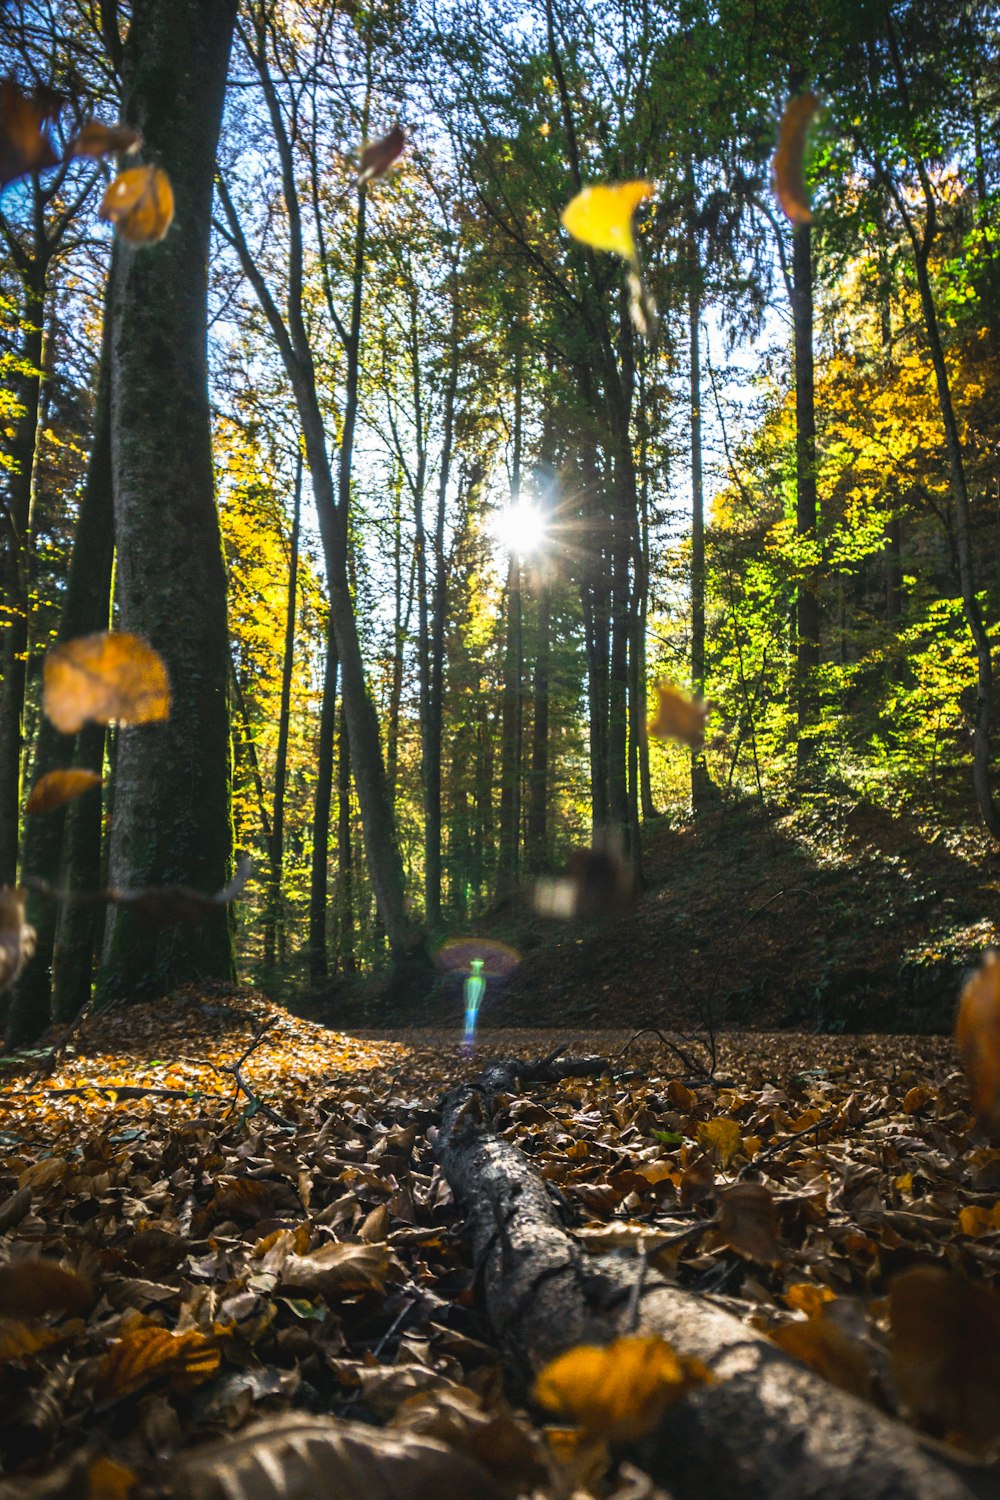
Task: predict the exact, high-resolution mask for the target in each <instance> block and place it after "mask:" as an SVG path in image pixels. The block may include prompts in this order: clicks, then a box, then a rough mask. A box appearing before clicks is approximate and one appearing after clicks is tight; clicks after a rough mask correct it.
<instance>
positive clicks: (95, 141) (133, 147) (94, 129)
mask: <svg viewBox="0 0 1000 1500" xmlns="http://www.w3.org/2000/svg"><path fill="white" fill-rule="evenodd" d="M141 145H142V136H141V135H140V134H139V132H138V130H132V129H131V128H130V127H129V126H128V125H102V124H101V121H100V120H88V121H87V123H86V125H84V127H83V129H82V130H81V131H80V133H79V135H77V136H75V137H74V139H73V140H72V141H70V143H69V147H68V149H67V152H66V155H67V156H93V157H96V158H98V159H100V158H101V157H102V156H111V155H113V154H114V153H115V152H119V151H120V152H128V151H137V150H138V149H139V147H140V146H141Z"/></svg>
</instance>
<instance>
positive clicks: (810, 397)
mask: <svg viewBox="0 0 1000 1500" xmlns="http://www.w3.org/2000/svg"><path fill="white" fill-rule="evenodd" d="M792 321H793V325H794V331H795V482H796V502H795V530H796V535H797V536H798V538H799V539H800V541H801V542H805V543H806V544H807V545H809V546H815V542H816V519H817V512H816V406H815V394H814V383H813V278H812V230H811V227H810V225H808V224H798V225H796V227H795V229H794V230H793V231H792ZM795 630H796V648H795V682H796V709H797V721H798V742H797V747H796V766H797V772H798V775H799V777H800V778H801V777H804V776H805V775H806V774H807V772H808V768H809V765H810V763H811V760H812V750H813V744H812V740H811V738H810V735H809V730H810V727H811V725H812V724H813V722H814V720H815V715H816V704H815V695H816V681H815V679H816V668H817V667H818V665H819V601H818V599H817V595H816V579H815V570H811V571H810V573H809V575H808V576H806V577H804V578H803V579H802V580H801V582H800V583H799V589H798V599H797V603H796V611H795Z"/></svg>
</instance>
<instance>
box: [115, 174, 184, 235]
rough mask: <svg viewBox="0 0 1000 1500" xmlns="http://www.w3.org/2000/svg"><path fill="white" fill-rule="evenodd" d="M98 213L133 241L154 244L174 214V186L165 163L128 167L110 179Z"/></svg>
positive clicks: (120, 233)
mask: <svg viewBox="0 0 1000 1500" xmlns="http://www.w3.org/2000/svg"><path fill="white" fill-rule="evenodd" d="M97 212H98V214H99V215H100V217H101V218H102V219H105V220H107V222H108V223H111V224H113V225H114V226H115V230H116V232H117V233H118V234H119V235H120V237H121V238H122V239H123V240H126V241H127V242H128V244H130V245H155V244H156V243H157V242H158V241H159V240H162V238H163V236H164V235H165V234H166V232H167V230H168V229H169V228H170V224H171V221H172V220H173V217H174V190H173V188H172V187H171V186H170V178H169V177H168V176H167V174H166V172H164V170H163V168H162V167H153V166H149V167H129V169H128V171H126V172H122V173H121V174H120V175H119V176H118V177H116V178H115V180H114V182H112V183H109V185H108V187H107V189H106V190H105V193H104V197H103V198H102V199H101V206H100V208H99V209H98V211H97Z"/></svg>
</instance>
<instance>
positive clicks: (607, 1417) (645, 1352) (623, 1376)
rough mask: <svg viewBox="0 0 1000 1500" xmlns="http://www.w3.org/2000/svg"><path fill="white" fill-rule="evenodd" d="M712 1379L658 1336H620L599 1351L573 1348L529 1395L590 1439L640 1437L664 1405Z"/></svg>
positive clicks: (543, 1374) (696, 1362)
mask: <svg viewBox="0 0 1000 1500" xmlns="http://www.w3.org/2000/svg"><path fill="white" fill-rule="evenodd" d="M711 1379H712V1375H711V1372H710V1371H709V1370H707V1369H706V1368H705V1366H704V1365H703V1364H702V1363H701V1361H700V1360H697V1359H686V1358H683V1357H681V1356H678V1355H676V1354H675V1353H674V1351H673V1349H671V1347H670V1345H669V1344H668V1343H666V1342H665V1340H663V1339H661V1338H620V1339H615V1341H614V1343H611V1344H608V1345H607V1347H606V1348H601V1347H600V1346H598V1345H596V1344H578V1345H577V1346H576V1348H574V1349H567V1351H566V1353H565V1354H560V1355H559V1356H558V1358H557V1359H554V1360H552V1361H551V1362H550V1363H549V1364H547V1365H546V1366H545V1368H544V1369H543V1370H542V1371H541V1373H540V1374H539V1376H538V1379H537V1380H536V1382H535V1396H536V1398H537V1400H538V1401H540V1402H541V1404H542V1405H543V1406H547V1407H548V1408H549V1410H550V1411H558V1412H562V1413H564V1414H565V1415H566V1416H569V1417H572V1418H573V1419H574V1420H575V1421H577V1422H579V1424H580V1425H581V1427H583V1428H585V1429H586V1431H587V1432H588V1434H589V1435H590V1436H592V1437H601V1438H607V1439H608V1440H609V1441H611V1442H625V1441H628V1440H630V1439H632V1438H638V1437H642V1436H643V1434H644V1433H647V1432H649V1431H651V1429H652V1428H653V1427H655V1426H656V1424H657V1422H659V1420H660V1418H661V1417H662V1415H663V1413H664V1412H665V1411H666V1409H667V1407H668V1406H672V1405H673V1404H674V1402H675V1401H679V1400H680V1399H681V1397H682V1396H683V1395H685V1394H686V1392H687V1391H689V1390H690V1389H691V1387H692V1386H695V1385H704V1384H705V1383H706V1382H708V1381H710V1380H711Z"/></svg>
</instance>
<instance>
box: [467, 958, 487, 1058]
mask: <svg viewBox="0 0 1000 1500" xmlns="http://www.w3.org/2000/svg"><path fill="white" fill-rule="evenodd" d="M471 968H472V973H471V974H470V975H469V977H468V979H467V980H466V981H465V1035H464V1037H463V1038H462V1040H463V1041H464V1043H465V1045H466V1046H467V1047H471V1046H472V1044H473V1042H474V1041H475V1039H476V1021H477V1020H478V1019H479V1007H480V1005H481V1004H482V1000H483V996H484V995H485V994H486V980H485V978H484V976H483V960H482V959H481V958H474V959H473V960H472V963H471Z"/></svg>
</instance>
